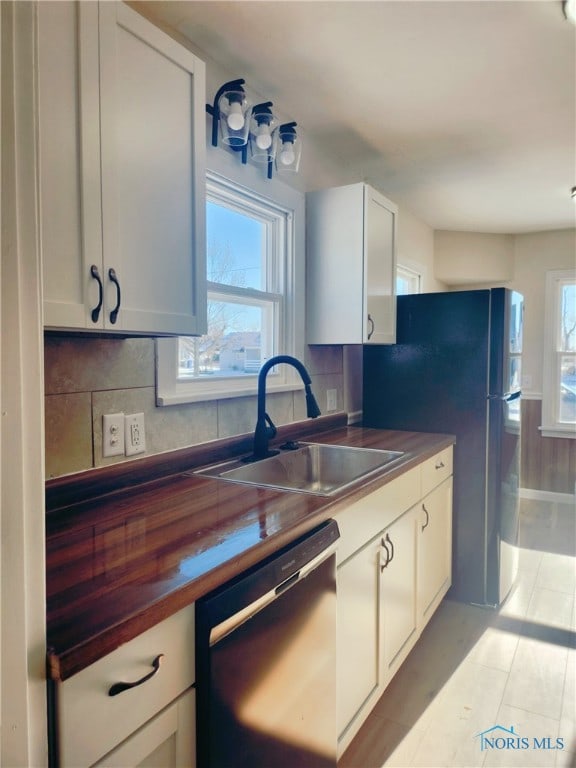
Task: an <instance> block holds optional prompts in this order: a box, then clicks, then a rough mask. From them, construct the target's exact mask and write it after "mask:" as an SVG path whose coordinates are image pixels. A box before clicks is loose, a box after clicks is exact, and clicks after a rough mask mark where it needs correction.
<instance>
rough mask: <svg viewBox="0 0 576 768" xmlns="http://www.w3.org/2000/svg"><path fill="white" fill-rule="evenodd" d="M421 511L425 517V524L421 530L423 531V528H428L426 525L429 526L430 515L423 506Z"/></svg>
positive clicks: (423, 505)
mask: <svg viewBox="0 0 576 768" xmlns="http://www.w3.org/2000/svg"><path fill="white" fill-rule="evenodd" d="M422 509H423V510H424V514H425V515H426V522H425V523H424V525H423V526H422V530H424V528H428V525H429V524H430V515H429V513H428V510H427V509H426V505H425V504H422Z"/></svg>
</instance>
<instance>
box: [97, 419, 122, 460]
mask: <svg viewBox="0 0 576 768" xmlns="http://www.w3.org/2000/svg"><path fill="white" fill-rule="evenodd" d="M102 456H103V457H104V458H108V457H109V456H124V414H123V413H108V414H106V415H105V416H102Z"/></svg>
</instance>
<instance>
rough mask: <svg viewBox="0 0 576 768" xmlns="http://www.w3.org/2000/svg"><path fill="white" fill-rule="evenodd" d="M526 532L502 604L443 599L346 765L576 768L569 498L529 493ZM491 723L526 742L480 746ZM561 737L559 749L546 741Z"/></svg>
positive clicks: (574, 541)
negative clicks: (547, 499)
mask: <svg viewBox="0 0 576 768" xmlns="http://www.w3.org/2000/svg"><path fill="white" fill-rule="evenodd" d="M520 536H521V546H522V550H521V556H520V576H519V580H518V584H517V585H516V587H515V589H514V590H513V592H512V593H511V595H510V597H509V599H508V600H507V601H506V603H505V604H504V605H503V606H502V608H501V609H500V610H499V611H493V610H489V609H484V608H477V607H474V606H469V605H464V604H461V603H456V602H452V601H448V600H445V601H444V602H443V603H442V605H441V606H440V608H439V609H438V611H437V613H436V614H435V616H434V617H433V618H432V620H431V622H430V624H429V625H428V627H427V628H426V629H425V631H424V632H423V634H422V637H421V638H420V640H419V641H418V643H417V645H416V647H415V648H414V650H413V651H412V653H411V654H410V656H409V658H408V659H407V660H406V662H405V663H404V665H403V666H402V668H401V669H400V671H399V672H398V674H397V675H396V677H395V678H394V679H393V680H392V682H391V683H390V685H389V687H388V688H387V690H386V692H385V693H384V695H383V697H382V698H381V699H380V701H379V703H378V704H377V705H376V708H375V709H374V711H373V712H372V714H371V715H370V717H369V719H368V721H367V722H366V723H365V724H364V726H363V727H362V729H361V731H360V732H359V733H358V735H357V736H356V738H355V739H354V741H353V742H352V744H351V745H350V747H349V748H348V749H347V751H346V753H345V754H344V755H343V757H342V758H341V760H340V761H339V763H338V768H383V767H384V766H397V767H400V768H412V767H413V766H423V767H424V768H441V767H442V766H457V767H458V768H467V767H468V766H488V767H490V766H510V767H511V768H512V767H514V766H522V767H523V768H524V767H528V766H543V767H547V766H551V767H556V766H557V767H558V768H565V767H567V766H571V767H572V768H576V685H575V682H576V645H575V637H576V618H575V612H576V611H575V591H576V567H575V565H576V533H575V510H574V507H573V505H569V504H551V503H543V502H534V501H527V500H523V502H522V505H521V534H520ZM495 725H499V726H501V727H502V728H505V729H508V730H510V729H512V728H513V729H514V734H515V736H516V737H519V738H520V741H517V740H515V741H514V742H513V743H514V744H519V745H520V746H521V747H522V748H521V749H518V748H517V749H511V748H506V749H495V748H493V747H492V748H491V747H490V746H486V748H485V749H482V739H481V737H480V736H478V734H480V733H482V732H484V731H486V730H488V729H490V728H492V727H493V726H495ZM491 735H492V736H499V735H500V736H503V737H506V736H509V737H510V734H507V733H505V732H504V731H497V732H495V733H492V734H491ZM544 737H549V738H550V742H548V743H547V742H545V741H542V739H543V738H544ZM535 738H536V739H538V740H539V743H540V746H539V747H537V746H535V743H534V739H535ZM557 738H562V740H563V744H564V748H563V749H555V750H554V749H547V748H545V747H546V746H548V744H550V745H554V744H556V739H557ZM496 743H497V744H498V743H499V744H502V743H503V742H496ZM525 745H527V746H525Z"/></svg>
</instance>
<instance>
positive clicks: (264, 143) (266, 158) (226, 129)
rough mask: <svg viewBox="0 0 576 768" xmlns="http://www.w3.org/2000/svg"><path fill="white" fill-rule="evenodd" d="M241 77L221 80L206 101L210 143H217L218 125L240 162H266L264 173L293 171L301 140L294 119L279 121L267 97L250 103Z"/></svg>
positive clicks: (269, 176)
mask: <svg viewBox="0 0 576 768" xmlns="http://www.w3.org/2000/svg"><path fill="white" fill-rule="evenodd" d="M244 82H245V81H244V80H242V79H239V80H231V81H230V82H229V83H224V85H222V86H221V87H220V88H219V89H218V91H217V92H216V95H215V97H214V103H213V104H207V105H206V111H207V112H208V114H209V115H211V116H212V146H214V147H217V146H218V129H219V128H220V136H221V139H222V142H223V143H224V144H227V145H228V146H229V147H230V148H231V149H234V150H236V151H238V152H241V153H242V162H243V163H244V164H245V163H246V162H247V161H248V152H250V159H251V160H253V161H255V162H263V163H267V176H268V178H269V179H271V178H272V170H273V168H274V167H275V168H276V171H280V172H282V171H297V170H298V166H299V164H300V153H301V143H300V138H299V136H298V134H297V132H296V126H297V123H295V122H291V123H283V124H282V125H278V120H277V118H276V116H275V115H274V113H273V111H272V107H273V106H274V105H273V104H272V102H271V101H266V102H263V103H262V104H256V105H254V106H252V104H251V102H250V101H249V100H248V98H247V97H246V93H245V91H244V88H243V86H244Z"/></svg>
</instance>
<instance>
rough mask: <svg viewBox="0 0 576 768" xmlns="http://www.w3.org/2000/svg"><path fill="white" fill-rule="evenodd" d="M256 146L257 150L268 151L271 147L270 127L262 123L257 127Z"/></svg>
mask: <svg viewBox="0 0 576 768" xmlns="http://www.w3.org/2000/svg"><path fill="white" fill-rule="evenodd" d="M256 146H257V147H258V149H270V147H271V146H272V136H271V135H270V126H269V125H266V123H262V124H261V125H259V126H258V132H257V135H256Z"/></svg>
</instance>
